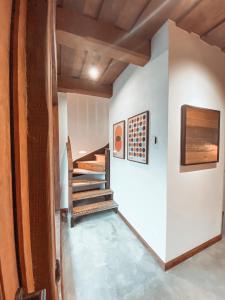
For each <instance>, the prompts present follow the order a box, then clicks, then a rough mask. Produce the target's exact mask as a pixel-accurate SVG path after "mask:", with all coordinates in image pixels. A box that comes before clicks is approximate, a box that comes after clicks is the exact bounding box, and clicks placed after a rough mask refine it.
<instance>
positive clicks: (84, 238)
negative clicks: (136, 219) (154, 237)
mask: <svg viewBox="0 0 225 300" xmlns="http://www.w3.org/2000/svg"><path fill="white" fill-rule="evenodd" d="M62 232H63V239H64V251H63V264H64V293H65V300H224V299H225V240H222V241H221V242H219V243H217V244H216V245H214V246H211V247H210V248H208V249H206V250H205V251H203V252H201V253H199V254H197V255H196V256H194V257H193V258H191V259H189V260H187V261H186V262H184V263H183V264H180V265H179V266H177V267H175V268H174V269H172V270H170V271H168V272H164V271H162V270H161V269H160V267H159V266H158V265H157V263H156V262H155V261H154V259H153V258H152V257H151V255H150V254H149V252H148V251H147V250H146V249H145V248H144V247H143V246H142V244H141V243H140V242H139V241H138V240H137V238H136V237H135V236H134V235H133V233H132V232H131V231H130V230H129V228H128V227H127V226H126V224H124V223H123V221H122V220H121V219H120V217H119V216H118V215H116V214H115V213H113V212H108V213H104V214H98V215H96V216H91V217H86V218H84V219H83V220H82V221H81V222H80V223H79V224H77V225H76V226H75V228H73V229H68V225H66V224H65V223H64V224H63V231H62Z"/></svg>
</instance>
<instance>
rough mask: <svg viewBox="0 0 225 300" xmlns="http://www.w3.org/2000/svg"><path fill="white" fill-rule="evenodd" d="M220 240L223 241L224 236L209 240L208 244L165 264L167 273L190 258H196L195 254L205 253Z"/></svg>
mask: <svg viewBox="0 0 225 300" xmlns="http://www.w3.org/2000/svg"><path fill="white" fill-rule="evenodd" d="M220 240H222V234H220V235H217V236H216V237H214V238H212V239H210V240H208V241H207V242H205V243H203V244H201V245H199V246H197V247H195V248H193V249H192V250H189V251H187V252H185V253H184V254H182V255H180V256H178V257H176V258H174V259H172V260H170V261H168V262H167V263H165V271H167V270H169V269H171V268H173V267H175V266H177V265H178V264H180V263H182V262H183V261H185V260H187V259H188V258H190V257H192V256H194V255H195V254H197V253H199V252H201V251H203V250H204V249H206V248H208V247H210V246H212V245H213V244H215V243H217V242H219V241H220Z"/></svg>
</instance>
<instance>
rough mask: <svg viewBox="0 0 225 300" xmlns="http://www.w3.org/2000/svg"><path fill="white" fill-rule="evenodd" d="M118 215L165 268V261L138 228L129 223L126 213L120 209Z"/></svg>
mask: <svg viewBox="0 0 225 300" xmlns="http://www.w3.org/2000/svg"><path fill="white" fill-rule="evenodd" d="M118 215H119V216H120V218H121V219H122V220H123V221H124V223H125V224H126V225H127V226H128V227H129V229H130V230H131V231H132V232H133V233H134V235H135V236H136V237H137V238H138V240H139V241H140V242H141V243H142V244H143V246H144V247H145V248H146V249H147V250H148V252H150V254H151V255H152V256H153V258H154V259H155V260H156V261H157V263H158V264H159V265H160V267H161V268H162V269H163V270H165V263H164V261H163V260H162V259H161V258H160V257H159V256H158V255H157V254H156V253H155V251H154V250H153V249H152V248H151V247H150V246H149V244H148V243H147V242H146V241H145V240H144V239H143V237H142V236H141V235H140V234H139V233H138V232H137V231H136V229H135V228H134V227H133V226H132V225H131V224H130V223H129V221H128V220H127V219H126V218H125V217H124V215H123V214H122V213H121V212H120V211H118Z"/></svg>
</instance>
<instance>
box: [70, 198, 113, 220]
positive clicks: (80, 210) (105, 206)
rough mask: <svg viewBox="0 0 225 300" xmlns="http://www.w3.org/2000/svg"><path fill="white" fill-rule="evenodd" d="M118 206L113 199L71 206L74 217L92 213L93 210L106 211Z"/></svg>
mask: <svg viewBox="0 0 225 300" xmlns="http://www.w3.org/2000/svg"><path fill="white" fill-rule="evenodd" d="M115 208H118V204H117V203H116V202H115V201H114V200H106V201H102V202H97V203H92V204H87V205H82V206H76V207H74V208H73V215H74V217H80V216H84V215H89V214H93V213H95V212H100V211H106V210H110V209H115Z"/></svg>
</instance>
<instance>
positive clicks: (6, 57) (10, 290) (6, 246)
mask: <svg viewBox="0 0 225 300" xmlns="http://www.w3.org/2000/svg"><path fill="white" fill-rule="evenodd" d="M11 21H12V1H11V0H1V1H0V37H1V42H0V65H1V73H0V103H1V104H0V133H1V143H0V166H1V175H2V176H1V178H0V190H1V209H0V237H1V241H2V242H1V247H0V281H1V284H0V285H1V294H2V295H1V296H2V298H3V300H6V299H7V300H13V299H14V298H15V294H16V291H17V289H18V287H19V284H20V282H19V276H18V265H17V257H16V243H15V232H14V229H15V228H14V207H13V197H12V172H11V170H12V164H11V158H12V157H11V135H10V37H11V24H12V23H11Z"/></svg>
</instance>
